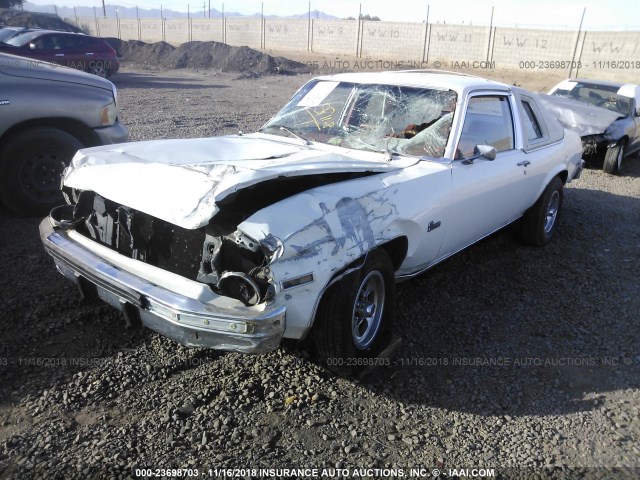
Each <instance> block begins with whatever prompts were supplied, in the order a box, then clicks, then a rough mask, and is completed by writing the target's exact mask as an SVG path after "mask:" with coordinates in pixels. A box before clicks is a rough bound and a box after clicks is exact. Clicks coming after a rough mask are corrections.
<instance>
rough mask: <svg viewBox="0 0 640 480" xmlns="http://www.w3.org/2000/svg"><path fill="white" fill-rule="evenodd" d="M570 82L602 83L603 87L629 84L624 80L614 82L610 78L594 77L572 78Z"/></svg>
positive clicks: (617, 86) (618, 86)
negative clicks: (600, 78)
mask: <svg viewBox="0 0 640 480" xmlns="http://www.w3.org/2000/svg"><path fill="white" fill-rule="evenodd" d="M569 81H570V82H579V83H589V84H591V85H602V86H603V87H613V88H620V87H622V86H623V85H628V84H626V83H622V82H612V81H610V80H594V79H593V78H570V79H569Z"/></svg>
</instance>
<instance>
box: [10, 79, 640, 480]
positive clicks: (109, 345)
mask: <svg viewBox="0 0 640 480" xmlns="http://www.w3.org/2000/svg"><path fill="white" fill-rule="evenodd" d="M306 78H307V77H306V76H270V77H264V78H241V77H239V76H238V75H237V74H219V73H218V74H216V73H215V72H212V71H205V72H198V71H191V70H189V71H179V72H178V71H164V72H161V71H154V70H132V69H131V68H127V67H125V68H124V69H123V71H122V73H121V74H118V75H116V76H115V77H114V79H113V80H114V82H115V83H116V84H117V86H118V88H119V93H120V103H121V106H122V120H123V122H124V123H125V124H126V125H127V126H128V127H129V129H130V132H131V139H132V140H147V139H157V138H167V137H200V136H210V135H219V134H227V133H235V132H237V131H238V130H243V131H251V130H254V129H256V128H258V127H259V126H260V125H261V124H262V123H263V122H264V121H266V120H267V119H268V118H269V116H270V115H271V114H273V113H274V112H275V111H276V109H277V108H278V107H279V106H280V105H282V104H283V103H284V102H285V101H286V100H287V99H288V98H289V97H290V96H291V95H292V94H293V92H294V91H295V89H296V88H297V87H299V86H300V85H301V84H302V83H303V82H304V81H305V80H306ZM525 86H527V85H525ZM38 223H39V220H38V219H24V218H16V217H13V216H11V215H10V214H9V213H7V212H6V211H5V210H0V248H1V250H0V251H1V252H2V256H1V257H0V272H2V273H1V275H0V299H1V300H2V302H1V305H2V306H3V308H4V310H3V312H2V314H1V315H0V322H1V328H2V330H1V331H2V334H1V335H0V478H18V479H22V478H25V479H27V478H28V479H31V478H42V479H51V478H61V479H62V478H79V479H91V478H132V477H133V478H141V477H142V475H137V473H136V469H144V468H151V469H164V468H179V469H198V471H199V474H200V475H199V477H198V478H223V475H221V474H220V473H219V472H215V471H213V470H214V469H220V468H226V467H229V468H232V467H235V468H280V469H284V468H310V467H315V468H319V469H320V473H321V469H323V468H327V469H348V471H349V478H354V477H355V475H354V469H356V468H360V469H364V468H367V469H375V468H389V469H397V470H396V471H395V473H397V474H400V473H404V475H405V477H409V478H410V476H409V473H410V472H409V469H410V468H424V469H426V470H425V471H424V472H423V473H424V475H423V476H422V478H433V477H432V476H431V474H430V472H431V469H433V468H439V469H440V470H441V471H443V472H444V473H452V472H449V469H463V468H469V469H471V468H495V473H496V475H499V478H525V477H531V478H571V479H573V478H576V479H577V478H622V479H627V478H628V479H633V478H640V347H639V345H640V341H639V340H640V334H639V333H638V325H639V323H640V274H639V271H640V160H638V159H628V160H627V161H626V164H625V165H624V176H620V177H613V176H609V175H606V174H604V173H602V172H601V171H600V170H598V169H587V170H586V171H585V172H584V174H583V177H582V178H581V179H580V180H579V181H577V182H574V183H572V184H571V185H570V187H569V188H567V190H566V195H565V210H564V216H563V218H562V220H561V227H560V230H559V232H558V233H559V234H558V236H557V238H556V239H555V240H554V242H552V243H551V244H550V245H548V246H547V247H545V248H542V249H538V248H532V247H528V246H525V245H523V244H521V243H520V242H519V241H518V239H517V237H516V235H515V233H514V229H513V228H507V229H504V230H503V231H501V232H499V233H497V234H495V235H493V236H491V237H490V238H488V239H486V240H484V241H482V242H481V243H479V244H478V245H476V246H473V247H471V248H469V249H467V250H466V251H464V252H462V253H461V254H458V255H457V256H456V257H454V258H452V259H450V260H448V261H446V262H444V263H443V264H441V265H439V266H437V267H436V268H434V269H433V270H431V271H430V272H428V273H427V274H425V275H423V276H421V277H419V278H417V279H415V280H413V281H411V282H407V283H403V284H401V285H400V286H399V287H398V309H397V321H396V330H397V334H398V335H399V336H401V337H402V338H403V342H402V343H401V344H400V346H399V347H398V349H397V351H396V352H395V354H394V356H393V358H391V361H390V365H389V366H387V367H384V368H380V369H378V370H375V371H373V372H371V373H370V374H369V375H367V376H366V377H365V378H362V379H361V380H359V381H348V380H345V379H341V378H337V377H335V376H333V375H332V374H330V373H328V372H327V371H326V370H325V369H323V368H322V367H321V366H319V365H318V364H316V363H314V361H313V359H312V358H310V357H309V355H308V354H307V352H306V351H305V350H304V349H302V348H300V347H299V346H298V345H296V344H295V343H287V344H286V345H284V346H283V347H282V348H281V349H279V350H277V351H275V352H272V353H271V354H268V355H265V356H260V357H255V356H243V355H239V354H225V353H217V352H213V351H207V350H202V349H188V348H184V347H181V346H179V345H177V344H175V343H173V342H171V341H169V340H167V339H165V338H163V337H161V336H159V335H157V334H155V333H152V332H151V331H148V330H128V329H126V328H125V322H124V320H123V319H122V317H121V316H120V314H119V313H118V312H116V311H114V310H112V309H111V308H110V307H107V306H105V305H103V304H101V303H97V302H83V301H81V299H80V298H79V295H78V294H77V292H76V290H75V288H73V287H72V286H71V285H70V284H69V283H68V282H67V281H66V280H64V279H63V277H62V276H61V275H59V274H58V273H57V272H56V270H55V268H54V265H53V261H52V260H51V259H50V258H49V257H48V256H47V255H46V254H45V253H44V251H43V248H42V246H41V244H40V240H39V237H38V228H37V227H38ZM398 469H399V470H398ZM401 469H404V470H401ZM210 470H211V471H210ZM456 471H457V473H458V474H459V473H460V472H459V471H458V470H456ZM240 473H242V475H239V476H238V477H235V478H251V473H250V472H249V473H247V472H240ZM285 473H287V472H285ZM327 473H328V474H330V473H331V472H327ZM344 473H345V472H344V471H343V472H342V475H343V476H345V475H344ZM355 473H358V472H357V471H356V472H355ZM360 473H369V474H371V475H370V477H376V478H380V477H383V476H384V473H394V472H376V471H372V470H369V471H368V472H360ZM453 473H456V472H453ZM339 474H340V472H339V471H335V470H334V472H333V476H332V477H331V478H338V477H339ZM536 475H538V477H535V476H536ZM307 476H308V475H307ZM459 476H460V475H459ZM303 477H304V475H301V474H299V472H298V473H296V472H293V473H291V472H288V475H282V476H281V477H280V478H303ZM462 477H464V475H462ZM227 478H229V477H227ZM272 478H274V477H272ZM324 478H330V477H329V476H326V477H324ZM389 478H393V477H392V476H391V477H389ZM414 478H417V477H414ZM441 478H446V477H444V476H441Z"/></svg>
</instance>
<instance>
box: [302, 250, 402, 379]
mask: <svg viewBox="0 0 640 480" xmlns="http://www.w3.org/2000/svg"><path fill="white" fill-rule="evenodd" d="M367 291H368V292H370V293H369V295H365V293H366V292H367ZM365 296H368V300H369V302H370V303H369V305H368V307H365V306H364V305H363V302H362V300H364V297H365ZM395 297H396V289H395V278H394V269H393V264H392V262H391V259H390V258H389V254H388V253H387V252H386V251H384V250H382V249H378V250H374V251H372V252H370V253H369V254H368V255H367V259H366V261H365V264H364V265H363V267H362V268H361V269H360V270H358V271H357V272H354V273H352V274H350V275H348V276H346V277H345V278H343V279H342V280H340V281H339V282H337V283H335V284H334V285H332V286H331V287H330V288H329V289H328V290H327V291H326V292H325V294H324V296H323V298H322V299H321V301H320V306H319V308H318V312H317V314H316V319H315V324H314V331H313V341H314V344H315V347H316V351H317V353H318V356H319V360H320V361H321V362H322V363H323V365H324V366H326V367H327V368H328V369H329V370H331V371H332V372H334V373H336V374H338V375H341V376H346V377H349V376H354V375H356V374H358V373H359V372H361V371H362V370H364V369H366V368H367V367H370V366H372V364H373V362H374V361H375V358H376V357H377V356H378V355H379V354H380V352H382V350H384V348H385V347H386V346H387V344H388V343H389V341H390V340H391V327H392V324H393V317H394V310H395ZM359 298H360V300H361V301H360V302H358V299H359ZM372 304H375V305H374V307H371V305H372ZM359 305H360V306H359ZM364 308H367V310H368V311H366V312H365V311H363V310H364ZM380 310H382V311H380ZM363 317H364V318H363ZM376 324H377V325H376ZM363 327H364V328H363Z"/></svg>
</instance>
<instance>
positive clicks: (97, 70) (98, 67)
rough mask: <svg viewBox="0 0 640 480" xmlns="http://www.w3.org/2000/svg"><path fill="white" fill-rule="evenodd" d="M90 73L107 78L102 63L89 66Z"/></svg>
mask: <svg viewBox="0 0 640 480" xmlns="http://www.w3.org/2000/svg"><path fill="white" fill-rule="evenodd" d="M90 73H92V74H94V75H97V76H98V77H102V78H107V69H106V68H105V67H104V65H94V66H93V67H91V71H90Z"/></svg>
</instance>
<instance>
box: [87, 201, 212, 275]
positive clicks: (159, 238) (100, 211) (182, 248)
mask: <svg viewBox="0 0 640 480" xmlns="http://www.w3.org/2000/svg"><path fill="white" fill-rule="evenodd" d="M76 216H83V217H85V218H86V221H85V222H84V224H82V225H81V226H79V227H78V228H77V231H78V232H79V233H81V234H83V235H85V236H87V237H89V238H92V239H93V240H95V241H97V242H99V243H101V244H102V245H106V246H107V247H109V248H111V249H112V250H115V251H117V252H118V253H120V254H122V255H125V256H127V257H130V258H134V259H136V260H140V261H142V262H145V263H148V264H150V265H153V266H155V267H158V268H162V269H163V270H167V271H169V272H172V273H175V274H178V275H181V276H183V277H186V278H189V279H192V280H196V277H197V276H198V270H199V269H200V262H201V259H202V246H203V244H204V240H205V232H204V229H202V228H200V229H197V230H188V229H185V228H181V227H178V226H176V225H173V224H171V223H169V222H165V221H164V220H160V219H159V218H155V217H152V216H150V215H147V214H145V213H142V212H139V211H137V210H134V209H132V208H129V207H126V206H123V205H119V204H117V203H115V202H112V201H110V200H107V199H105V198H103V197H101V196H100V195H98V194H95V193H93V192H82V194H81V196H80V198H79V200H78V204H77V205H76Z"/></svg>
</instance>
